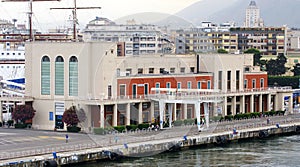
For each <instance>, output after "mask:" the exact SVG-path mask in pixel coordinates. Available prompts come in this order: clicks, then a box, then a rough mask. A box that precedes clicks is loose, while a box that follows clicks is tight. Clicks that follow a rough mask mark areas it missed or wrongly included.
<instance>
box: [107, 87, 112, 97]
mask: <svg viewBox="0 0 300 167" xmlns="http://www.w3.org/2000/svg"><path fill="white" fill-rule="evenodd" d="M107 95H108V98H111V85H108V88H107Z"/></svg>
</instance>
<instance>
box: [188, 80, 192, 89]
mask: <svg viewBox="0 0 300 167" xmlns="http://www.w3.org/2000/svg"><path fill="white" fill-rule="evenodd" d="M187 88H188V89H192V82H191V81H188V82H187Z"/></svg>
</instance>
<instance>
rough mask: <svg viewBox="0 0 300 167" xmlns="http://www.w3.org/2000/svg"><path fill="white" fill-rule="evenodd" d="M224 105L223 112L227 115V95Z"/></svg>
mask: <svg viewBox="0 0 300 167" xmlns="http://www.w3.org/2000/svg"><path fill="white" fill-rule="evenodd" d="M223 107H224V112H223V113H222V115H223V117H224V116H226V115H227V96H225V98H224V104H223Z"/></svg>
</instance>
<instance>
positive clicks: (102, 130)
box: [93, 128, 112, 135]
mask: <svg viewBox="0 0 300 167" xmlns="http://www.w3.org/2000/svg"><path fill="white" fill-rule="evenodd" d="M110 130H112V128H94V129H93V131H94V134H97V135H105V134H106V132H107V131H110Z"/></svg>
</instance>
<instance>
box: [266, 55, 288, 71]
mask: <svg viewBox="0 0 300 167" xmlns="http://www.w3.org/2000/svg"><path fill="white" fill-rule="evenodd" d="M286 62H287V58H286V57H285V56H284V54H279V55H278V56H277V58H276V60H273V59H271V60H269V61H268V62H267V64H266V67H267V71H268V74H269V75H282V74H285V72H286V67H285V63H286Z"/></svg>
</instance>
